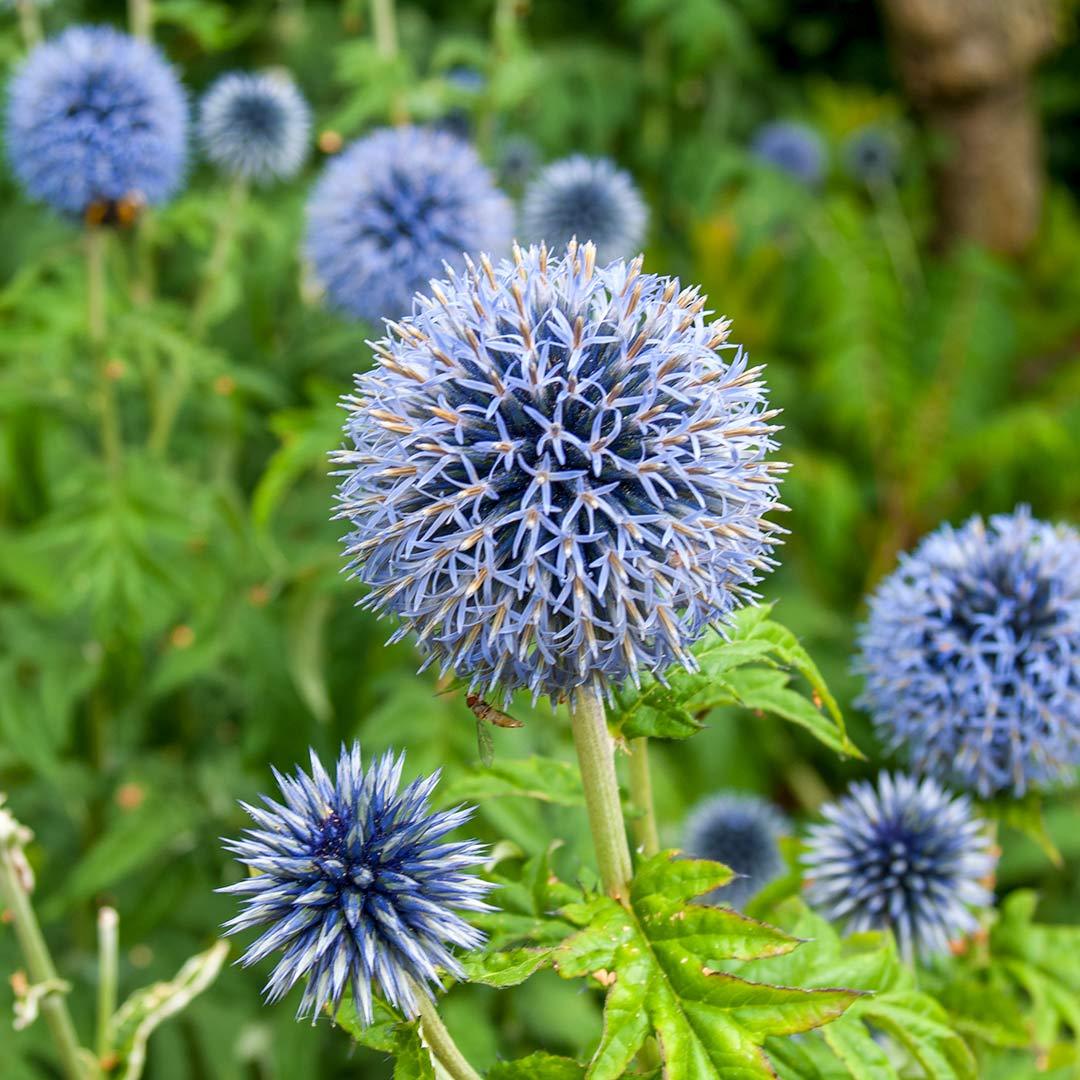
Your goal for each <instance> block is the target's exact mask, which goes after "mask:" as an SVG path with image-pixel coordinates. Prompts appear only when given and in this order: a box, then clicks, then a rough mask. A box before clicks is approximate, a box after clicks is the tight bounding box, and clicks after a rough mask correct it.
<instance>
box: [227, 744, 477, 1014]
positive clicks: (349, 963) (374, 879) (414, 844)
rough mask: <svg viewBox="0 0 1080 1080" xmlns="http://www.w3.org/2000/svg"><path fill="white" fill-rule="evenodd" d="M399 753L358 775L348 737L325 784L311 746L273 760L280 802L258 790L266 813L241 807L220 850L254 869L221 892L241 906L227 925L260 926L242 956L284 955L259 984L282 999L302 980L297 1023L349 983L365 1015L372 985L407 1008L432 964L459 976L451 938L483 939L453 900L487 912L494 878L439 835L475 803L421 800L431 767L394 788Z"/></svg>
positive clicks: (468, 942) (464, 943)
mask: <svg viewBox="0 0 1080 1080" xmlns="http://www.w3.org/2000/svg"><path fill="white" fill-rule="evenodd" d="M404 760H405V759H404V755H400V756H398V757H396V758H395V757H394V755H393V754H392V753H387V754H385V755H383V757H381V758H380V759H379V760H378V761H376V762H375V764H374V765H373V766H371V767H370V768H369V769H368V770H367V771H366V772H365V771H364V769H363V766H362V765H361V761H360V745H359V743H354V744H353V746H352V749H351V750H348V749H346V748H345V747H342V749H341V755H340V757H339V758H338V762H337V776H336V779H335V780H331V779H330V776H329V775H328V774H327V772H326V770H325V769H324V768H323V766H322V764H321V762H320V761H319V759H318V757H316V755H315V752H314V751H312V752H311V775H310V776H308V775H307V774H306V773H305V772H304V771H303V770H302V769H299V768H298V769H297V770H296V775H295V776H292V777H288V776H282V775H281V774H280V773H279V772H278V771H277V770H276V769H275V770H274V777H275V779H276V780H277V783H278V786H279V787H280V789H281V794H282V796H283V797H284V803H279V802H275V801H274V800H273V799H269V798H267V797H266V796H265V795H264V796H263V802H264V803H265V804H266V808H265V809H263V808H260V807H254V806H248V805H247V804H245V803H242V804H241V805H242V806H243V807H244V809H245V810H246V811H247V812H248V813H249V814H250V815H251V817H252V818H253V819H254V821H255V825H256V826H257V827H256V828H254V829H247V830H245V836H244V838H243V839H241V840H232V841H226V847H227V848H228V850H229V851H231V852H233V853H234V854H235V855H236V857H237V859H238V860H239V861H240V862H241V863H243V864H244V865H245V866H247V867H249V868H250V869H251V870H254V871H256V873H255V875H254V876H253V877H247V878H244V879H243V880H242V881H238V882H237V883H236V884H235V885H229V886H227V887H226V888H224V889H221V890H219V891H221V892H226V893H234V894H236V895H239V896H241V897H243V901H242V902H243V904H244V905H245V910H244V911H242V912H241V914H239V915H238V916H236V917H235V918H234V919H232V920H230V921H229V922H228V923H226V924H225V925H226V930H227V932H228V933H230V934H234V933H237V932H238V931H240V930H246V929H247V928H248V927H252V926H267V925H268V927H269V928H268V929H267V930H265V931H264V932H263V934H262V936H261V937H259V938H258V940H256V941H255V943H254V944H253V945H252V946H251V947H250V948H249V949H248V950H247V952H245V953H244V955H243V956H242V957H241V959H240V963H242V964H243V965H244V966H245V967H246V966H248V965H250V964H255V963H257V962H258V961H260V960H262V959H264V958H265V957H267V956H269V955H270V954H271V953H274V952H279V951H281V952H283V953H284V955H283V956H282V957H281V959H280V960H279V961H278V963H277V966H276V967H275V968H274V971H273V974H272V975H271V976H270V980H269V982H268V983H267V984H266V990H265V993H266V997H267V1000H268V1001H271V1002H273V1001H278V1000H280V999H281V998H283V997H284V996H285V995H286V994H287V993H288V992H289V990H290V989H291V988H292V987H293V986H294V985H295V984H296V983H297V982H299V981H300V980H301V979H304V978H306V979H307V986H306V988H305V990H304V994H303V997H302V998H301V999H300V1008H299V1011H298V1013H297V1018H298V1019H300V1018H303V1017H305V1016H309V1015H310V1016H311V1018H312V1022H314V1020H315V1018H316V1017H317V1016H318V1014H319V1012H321V1011H322V1009H323V1008H324V1007H325V1006H329V1007H330V1009H331V1011H332V1012H336V1011H337V1008H338V1006H339V1004H340V1002H341V997H342V994H343V993H344V992H345V990H346V988H348V989H350V990H351V991H352V997H353V1001H354V1002H355V1004H356V1009H357V1013H358V1014H359V1015H360V1016H361V1017H362V1019H363V1020H364V1022H365V1023H368V1024H370V1023H371V1021H372V989H373V987H374V988H377V989H378V990H379V991H381V993H382V995H383V996H384V997H385V998H386V1000H387V1001H388V1002H389V1003H390V1004H391V1005H393V1006H395V1007H396V1008H397V1009H399V1010H401V1011H402V1012H403V1013H404V1014H405V1015H407V1016H414V1015H416V1007H417V1006H416V995H417V994H427V995H428V996H430V995H431V993H432V989H431V988H432V987H433V986H438V985H439V971H438V969H439V968H444V969H445V970H446V971H448V972H449V973H450V974H451V975H452V976H454V977H455V978H460V977H461V976H462V969H461V965H460V964H459V963H458V962H457V961H456V960H455V959H454V957H453V955H452V954H451V952H450V947H451V946H455V945H456V946H459V947H460V948H463V949H476V948H478V947H479V946H480V945H481V944H482V943H483V940H484V935H483V934H482V933H480V931H478V930H476V929H475V928H474V927H472V926H470V925H469V924H468V923H467V922H465V920H464V919H462V918H461V917H460V916H459V915H457V914H455V909H457V910H461V911H490V910H492V908H491V906H490V905H489V904H487V903H485V902H484V896H485V895H486V894H487V893H488V891H489V890H490V889H491V888H492V887H493V886H492V885H491V884H489V883H488V882H485V881H482V880H481V879H479V878H477V877H473V876H471V875H469V874H467V873H465V869H466V868H467V867H469V866H472V865H473V864H475V863H476V862H477V861H478V860H479V859H481V858H482V857H483V853H484V849H483V847H482V845H480V844H476V843H473V842H471V841H465V842H460V843H454V842H446V841H444V840H443V837H445V836H446V834H447V833H449V832H451V831H452V830H453V829H456V828H457V827H458V826H459V825H462V824H464V823H465V822H466V821H468V820H469V818H471V817H472V814H473V810H472V809H471V808H467V807H458V808H456V809H454V810H445V811H439V812H432V811H431V810H429V809H428V805H427V801H428V798H429V797H430V795H431V793H432V791H433V790H434V788H435V785H436V783H437V782H438V779H439V774H438V773H435V774H434V775H432V776H429V777H427V778H425V779H421V780H415V781H414V782H413V783H411V784H410V785H409V786H408V787H407V788H405V790H404V791H401V792H399V791H398V787H399V783H400V780H401V770H402V766H403V764H404Z"/></svg>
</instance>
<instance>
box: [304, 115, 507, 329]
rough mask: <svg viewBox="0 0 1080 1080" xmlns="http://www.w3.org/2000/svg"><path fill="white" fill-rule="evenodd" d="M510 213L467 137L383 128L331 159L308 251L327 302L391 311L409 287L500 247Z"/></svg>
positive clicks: (404, 300)
mask: <svg viewBox="0 0 1080 1080" xmlns="http://www.w3.org/2000/svg"><path fill="white" fill-rule="evenodd" d="M512 233H513V214H512V211H511V207H510V202H509V200H508V199H507V198H506V196H505V195H503V194H502V192H501V191H499V190H498V189H497V188H496V187H495V184H494V181H493V180H492V177H491V174H490V173H489V172H488V170H487V169H486V168H485V167H484V166H483V165H482V164H481V162H480V159H479V157H477V155H476V151H475V150H473V148H472V147H471V146H469V145H468V144H467V143H464V142H462V141H461V140H459V139H457V138H455V137H454V136H453V135H450V134H448V133H446V132H442V131H433V130H429V129H424V128H416V127H400V128H384V129H381V130H379V131H376V132H373V133H372V134H371V135H367V136H365V137H364V138H362V139H359V140H358V141H357V142H355V143H353V144H352V145H351V146H349V147H348V148H346V150H345V151H344V152H343V153H342V154H341V155H340V156H338V157H336V158H334V159H333V160H331V161H330V162H329V163H328V165H327V166H326V169H325V171H324V173H323V175H322V177H321V179H320V180H319V182H318V183H317V184H316V186H315V189H314V191H313V192H312V194H311V197H310V199H309V200H308V229H307V253H308V257H309V258H310V259H311V261H312V264H313V265H314V268H315V273H316V276H317V277H318V279H319V281H320V282H321V283H322V285H323V286H324V287H325V289H326V292H327V295H328V297H329V299H330V302H331V303H332V304H333V305H334V306H335V307H337V308H339V309H341V310H342V311H346V312H348V313H350V314H352V315H356V316H358V317H360V318H364V319H379V318H382V317H386V318H396V317H397V316H399V315H401V314H403V313H404V312H406V311H408V310H409V307H410V305H411V303H412V299H413V295H414V294H415V293H416V292H417V290H420V289H423V288H424V286H426V285H427V283H428V281H429V280H430V279H431V278H433V277H435V276H437V275H440V274H442V272H443V264H444V263H449V264H451V265H454V266H459V267H460V266H461V262H462V255H463V253H470V254H478V253H480V252H485V253H489V254H493V255H501V254H502V253H503V252H504V251H506V250H507V249H508V248H509V246H510V240H511V236H512Z"/></svg>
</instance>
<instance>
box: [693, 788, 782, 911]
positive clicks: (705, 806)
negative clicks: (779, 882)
mask: <svg viewBox="0 0 1080 1080" xmlns="http://www.w3.org/2000/svg"><path fill="white" fill-rule="evenodd" d="M787 831H788V825H787V822H786V821H785V820H784V816H783V815H782V814H781V813H780V811H779V810H777V809H776V807H774V806H773V805H772V804H771V803H768V802H766V801H765V800H764V799H759V798H758V797H757V796H754V795H739V794H735V793H734V792H725V793H724V794H721V795H714V796H712V797H711V798H709V799H706V800H705V801H704V802H702V803H699V804H698V805H697V806H696V807H695V808H694V809H693V810H692V811H691V813H690V816H689V817H688V818H687V819H686V825H685V829H684V839H683V848H684V849H685V850H686V853H687V855H691V856H693V857H694V858H695V859H710V860H711V861H712V862H719V863H723V864H724V865H725V866H728V867H730V868H731V869H732V870H734V871H735V873H736V874H738V875H739V876H738V877H737V878H735V879H734V880H733V881H731V882H730V883H729V884H727V885H724V886H722V887H721V888H719V889H715V890H714V891H713V892H711V893H709V895H708V896H707V897H706V898H705V899H706V900H707V901H708V902H709V903H710V904H728V905H730V906H731V907H733V908H741V907H742V906H743V905H744V904H745V903H746V901H747V900H749V899H750V898H751V897H752V896H754V895H755V894H756V893H758V892H760V891H761V890H762V889H763V888H764V887H765V886H766V885H768V884H769V882H770V881H774V880H775V879H776V878H777V877H779V876H780V874H781V873H782V872H783V869H784V860H783V857H782V856H781V854H780V837H781V836H782V835H783V834H784V833H785V832H787Z"/></svg>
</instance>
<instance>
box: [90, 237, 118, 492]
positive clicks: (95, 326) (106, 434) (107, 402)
mask: <svg viewBox="0 0 1080 1080" xmlns="http://www.w3.org/2000/svg"><path fill="white" fill-rule="evenodd" d="M107 244H108V232H107V230H106V229H104V228H102V227H101V226H97V225H90V226H88V227H87V230H86V336H87V338H88V339H89V341H90V351H91V352H92V353H93V361H94V365H95V367H96V368H97V376H98V397H99V402H98V409H99V412H100V414H101V449H102V452H103V453H104V455H105V462H106V464H107V465H108V466H109V469H110V471H112V472H113V473H115V472H116V471H118V470H119V468H120V459H121V440H120V417H119V413H118V412H117V407H116V394H115V391H114V388H113V378H112V376H111V374H110V373H109V364H108V358H107V357H106V355H105V338H106V334H107V332H108V324H107V318H108V307H107V292H106V289H107V283H106V278H105V256H106V253H107Z"/></svg>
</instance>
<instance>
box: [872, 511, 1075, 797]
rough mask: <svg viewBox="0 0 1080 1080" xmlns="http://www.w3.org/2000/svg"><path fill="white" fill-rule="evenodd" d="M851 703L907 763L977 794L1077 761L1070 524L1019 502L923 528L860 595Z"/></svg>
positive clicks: (1016, 787) (1025, 782)
mask: <svg viewBox="0 0 1080 1080" xmlns="http://www.w3.org/2000/svg"><path fill="white" fill-rule="evenodd" d="M859 646H860V650H861V652H860V656H859V658H858V660H857V664H856V666H857V670H858V671H860V672H861V673H862V674H864V675H865V676H866V687H865V691H864V693H863V696H862V698H861V699H860V701H859V704H860V705H862V706H863V707H865V708H867V709H868V710H869V711H870V713H871V715H872V716H873V719H874V722H875V724H876V726H877V728H878V731H879V733H880V734H881V735H882V736H883V737H884V739H885V740H886V741H887V743H888V744H889V746H890V747H891V748H892V749H900V750H902V751H903V752H904V753H905V755H906V756H907V758H908V759H909V760H910V762H911V763H912V765H913V766H914V767H915V769H916V770H918V771H919V772H920V773H928V774H929V775H932V776H937V777H938V778H940V779H942V780H946V781H949V782H952V783H955V784H957V785H959V786H961V787H964V788H968V789H971V790H974V791H975V792H977V793H978V794H979V795H980V796H982V797H984V798H986V797H989V796H990V795H993V794H995V793H997V792H1000V791H1006V790H1010V789H1011V790H1012V792H1013V793H1014V794H1015V795H1017V796H1022V795H1023V794H1024V792H1025V791H1026V790H1027V789H1028V788H1029V787H1032V786H1037V785H1039V784H1042V783H1045V782H1047V781H1051V780H1055V779H1057V778H1067V777H1068V776H1069V772H1070V770H1071V769H1072V767H1073V766H1075V765H1076V764H1078V763H1080V533H1077V532H1076V530H1075V529H1071V528H1068V527H1066V526H1064V525H1050V524H1046V523H1044V522H1041V521H1036V520H1035V519H1033V518H1032V517H1031V514H1030V512H1029V510H1028V509H1027V508H1026V507H1020V508H1019V509H1018V510H1016V512H1015V513H1013V514H1006V515H999V516H997V517H993V518H991V519H990V523H989V526H987V525H986V524H985V523H984V522H983V521H982V519H981V518H978V517H975V518H972V519H971V520H970V521H968V523H967V524H966V525H964V526H963V527H962V528H960V529H953V528H951V527H950V526H948V525H944V526H942V527H941V528H940V529H938V530H937V532H935V533H932V534H931V535H930V536H928V537H927V538H926V539H924V540H923V541H922V543H921V544H920V545H919V546H918V547H917V548H916V549H915V551H914V552H913V553H912V554H910V555H906V556H903V557H902V558H901V562H900V566H899V567H898V569H897V570H896V571H895V572H894V573H893V574H892V576H891V577H889V578H887V579H886V580H885V581H884V582H883V583H882V584H881V586H880V587H879V588H878V590H877V591H876V593H875V594H874V595H873V596H872V597H871V599H870V616H869V619H868V621H867V623H866V625H865V626H864V627H863V628H862V631H861V634H860V639H859Z"/></svg>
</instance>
